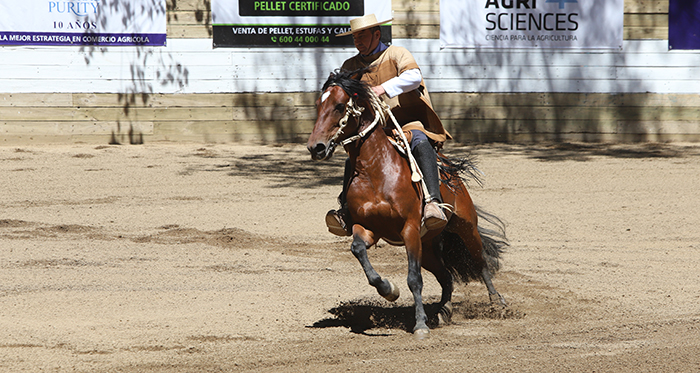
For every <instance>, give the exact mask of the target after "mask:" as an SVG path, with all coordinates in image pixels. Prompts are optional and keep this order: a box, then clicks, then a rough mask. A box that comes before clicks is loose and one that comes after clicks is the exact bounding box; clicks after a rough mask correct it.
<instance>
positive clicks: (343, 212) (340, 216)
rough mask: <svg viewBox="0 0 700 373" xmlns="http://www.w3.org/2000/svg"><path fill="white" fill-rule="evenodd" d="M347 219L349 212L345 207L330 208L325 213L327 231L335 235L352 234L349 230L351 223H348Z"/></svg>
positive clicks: (345, 235) (348, 219)
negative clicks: (338, 208)
mask: <svg viewBox="0 0 700 373" xmlns="http://www.w3.org/2000/svg"><path fill="white" fill-rule="evenodd" d="M349 221H350V214H349V211H348V209H347V207H343V208H341V209H340V210H330V211H328V213H327V214H326V226H327V227H328V231H329V232H331V233H333V234H334V235H336V236H341V237H347V236H350V235H352V232H351V231H350V227H351V225H350V224H348V222H349Z"/></svg>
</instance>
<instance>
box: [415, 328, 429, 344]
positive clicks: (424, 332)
mask: <svg viewBox="0 0 700 373" xmlns="http://www.w3.org/2000/svg"><path fill="white" fill-rule="evenodd" d="M428 337H430V329H427V328H426V329H416V330H414V331H413V338H415V339H416V340H418V341H422V340H424V339H427V338H428Z"/></svg>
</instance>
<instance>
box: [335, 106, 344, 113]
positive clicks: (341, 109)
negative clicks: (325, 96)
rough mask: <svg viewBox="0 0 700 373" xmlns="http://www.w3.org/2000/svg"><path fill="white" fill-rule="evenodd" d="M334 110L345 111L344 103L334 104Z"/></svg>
mask: <svg viewBox="0 0 700 373" xmlns="http://www.w3.org/2000/svg"><path fill="white" fill-rule="evenodd" d="M335 110H336V111H339V112H343V111H345V104H337V105H335Z"/></svg>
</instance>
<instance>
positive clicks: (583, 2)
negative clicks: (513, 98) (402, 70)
mask: <svg viewBox="0 0 700 373" xmlns="http://www.w3.org/2000/svg"><path fill="white" fill-rule="evenodd" d="M623 5H624V2H623V0H440V46H441V47H442V48H603V49H606V48H610V49H613V48H617V49H621V48H622V25H623V14H624V8H623Z"/></svg>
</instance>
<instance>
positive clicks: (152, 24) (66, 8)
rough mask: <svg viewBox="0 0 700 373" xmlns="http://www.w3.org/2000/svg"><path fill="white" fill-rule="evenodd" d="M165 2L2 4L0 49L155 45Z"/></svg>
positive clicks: (161, 37) (160, 40)
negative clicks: (4, 47) (8, 46)
mask: <svg viewBox="0 0 700 373" xmlns="http://www.w3.org/2000/svg"><path fill="white" fill-rule="evenodd" d="M165 5H166V0H56V1H52V0H21V1H14V0H0V45H153V46H164V45H165V41H166V14H165V11H166V8H165Z"/></svg>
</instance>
